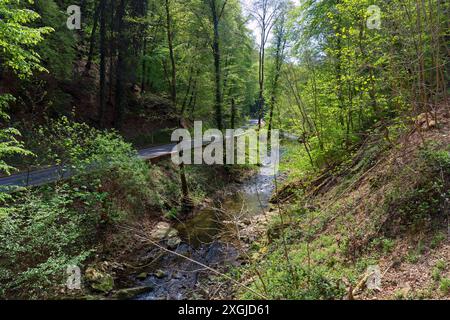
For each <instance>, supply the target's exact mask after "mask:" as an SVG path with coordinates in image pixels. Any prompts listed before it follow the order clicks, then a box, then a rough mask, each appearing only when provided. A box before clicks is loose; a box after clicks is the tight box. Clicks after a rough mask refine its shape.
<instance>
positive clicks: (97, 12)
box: [85, 0, 104, 74]
mask: <svg viewBox="0 0 450 320" xmlns="http://www.w3.org/2000/svg"><path fill="white" fill-rule="evenodd" d="M100 1H101V3H102V2H104V1H103V0H100ZM101 3H100V4H99V5H97V7H96V8H95V13H94V24H93V25H92V31H91V39H90V41H89V53H88V60H87V63H86V70H85V73H86V74H87V73H88V72H89V71H90V70H91V67H92V59H93V56H94V47H95V33H96V32H97V25H98V18H99V16H100V7H101Z"/></svg>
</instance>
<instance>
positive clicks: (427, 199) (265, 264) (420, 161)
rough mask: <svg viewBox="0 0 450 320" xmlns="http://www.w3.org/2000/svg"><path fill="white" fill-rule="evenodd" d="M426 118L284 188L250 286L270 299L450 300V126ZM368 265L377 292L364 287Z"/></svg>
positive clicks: (442, 118) (247, 276)
mask: <svg viewBox="0 0 450 320" xmlns="http://www.w3.org/2000/svg"><path fill="white" fill-rule="evenodd" d="M433 118H434V117H431V116H430V119H433ZM422 119H425V117H424V115H422V116H421V117H419V119H418V120H417V122H416V125H415V127H414V129H413V130H409V131H407V132H405V131H403V132H402V133H401V134H398V138H397V139H393V138H392V137H393V136H395V134H394V129H392V128H391V129H392V131H391V139H389V140H387V139H386V138H385V135H384V134H382V133H380V134H378V135H377V134H376V132H375V133H374V134H372V135H371V136H369V138H368V139H367V140H366V141H365V142H364V143H363V144H362V145H360V146H359V149H358V150H357V151H355V153H354V155H353V156H352V157H351V158H350V159H351V160H349V162H348V163H344V164H341V165H339V166H336V167H334V168H332V169H328V170H327V171H324V172H322V173H315V174H310V175H308V177H304V178H303V179H301V180H299V179H295V180H290V181H289V182H288V183H287V184H285V185H284V186H283V187H281V188H280V189H279V192H278V193H277V194H276V195H275V196H274V198H273V202H274V208H273V209H272V210H273V211H274V212H276V214H273V212H272V214H271V216H272V217H274V219H273V221H272V223H271V224H270V225H269V228H268V230H267V234H266V237H264V238H263V240H261V241H260V242H258V243H256V244H255V247H256V248H257V249H258V254H257V259H256V261H255V263H256V264H259V266H258V265H253V264H252V266H253V267H254V268H253V267H251V268H248V270H247V272H246V273H244V276H243V277H242V279H244V280H245V281H244V283H247V281H249V282H250V283H253V285H254V286H255V287H257V288H259V289H260V290H261V291H263V292H264V291H265V292H266V293H267V294H268V296H269V297H271V298H327V299H391V298H394V299H398V298H408V299H410V298H411V299H421V298H422V299H424V298H444V299H445V298H447V299H448V298H450V290H449V288H450V286H449V284H450V245H449V238H450V230H449V226H450V225H449V223H450V222H449V221H450V220H449V218H450V212H449V210H450V205H449V186H450V133H449V132H450V121H449V118H448V116H447V115H446V110H442V109H441V112H439V113H438V114H437V123H435V121H434V120H432V121H431V120H430V122H429V125H427V124H426V123H425V121H423V120H422ZM288 158H289V156H288ZM287 161H289V160H287ZM288 167H289V166H288ZM288 172H289V170H288ZM291 174H292V172H291ZM280 261H284V262H280ZM370 266H372V268H373V267H375V268H379V270H380V274H381V277H380V278H381V285H380V286H379V289H378V288H375V289H370V290H369V289H367V288H366V284H367V279H370V278H371V277H372V276H373V275H374V274H373V273H372V271H370V270H371V269H368V267H370ZM254 270H258V273H257V274H255V271H254ZM368 270H369V271H368ZM372 270H373V269H372ZM244 295H246V294H244Z"/></svg>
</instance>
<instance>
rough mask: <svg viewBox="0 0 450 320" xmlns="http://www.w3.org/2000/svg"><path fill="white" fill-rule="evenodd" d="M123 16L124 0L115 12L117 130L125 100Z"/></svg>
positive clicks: (115, 117) (115, 113)
mask: <svg viewBox="0 0 450 320" xmlns="http://www.w3.org/2000/svg"><path fill="white" fill-rule="evenodd" d="M124 16H125V0H120V4H119V8H118V11H117V21H118V24H117V37H118V42H117V49H118V50H117V51H118V53H117V70H116V94H115V110H114V111H115V112H114V127H115V128H116V129H118V130H120V129H121V127H122V124H123V123H122V122H123V113H124V108H125V106H124V104H125V102H126V98H125V89H124V85H125V84H124V82H125V72H126V67H125V54H126V52H125V46H126V43H125V42H126V40H125V36H124V30H123V18H124Z"/></svg>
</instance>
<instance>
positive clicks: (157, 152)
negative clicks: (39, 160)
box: [0, 119, 258, 191]
mask: <svg viewBox="0 0 450 320" xmlns="http://www.w3.org/2000/svg"><path fill="white" fill-rule="evenodd" d="M255 124H256V125H257V124H258V120H254V119H252V120H250V121H249V126H253V125H255ZM208 143H209V142H204V143H203V144H204V145H205V144H208ZM175 146H176V143H171V144H166V145H162V146H158V147H151V148H147V149H142V150H139V151H138V155H139V157H140V158H141V159H143V160H147V161H148V160H152V159H157V158H161V157H164V156H167V155H170V154H171V153H172V152H173V150H174V147H175ZM91 167H92V169H87V170H88V171H93V170H95V165H92V166H91ZM75 171H76V170H74V169H71V168H70V167H69V166H63V165H61V166H51V167H48V168H45V169H39V170H34V171H30V172H21V173H18V174H14V175H11V176H8V177H3V178H0V191H12V190H14V189H16V188H20V187H28V186H40V185H44V184H47V183H50V182H54V181H58V180H63V179H67V178H70V177H72V176H73V175H74V174H75V173H76V172H75Z"/></svg>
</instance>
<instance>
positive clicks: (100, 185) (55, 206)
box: [0, 118, 170, 298]
mask: <svg viewBox="0 0 450 320" xmlns="http://www.w3.org/2000/svg"><path fill="white" fill-rule="evenodd" d="M40 130H41V134H45V135H46V136H47V138H48V139H47V141H48V144H47V145H46V148H49V149H48V150H49V151H50V153H49V154H51V155H53V159H56V160H58V159H59V160H60V162H64V163H66V166H69V168H70V170H73V172H74V173H75V176H74V177H72V178H71V179H70V180H66V181H59V182H57V183H54V184H52V185H47V186H42V187H38V188H34V189H29V190H25V191H21V192H18V193H16V194H14V195H13V199H11V200H10V201H9V202H8V203H7V205H6V206H5V207H4V208H3V209H2V210H3V211H2V212H3V214H2V215H1V216H0V242H1V243H2V246H1V248H0V296H5V297H21V298H42V297H49V296H52V295H53V294H54V293H55V292H56V291H55V290H56V289H58V288H59V289H60V288H61V286H62V285H63V284H64V282H65V281H64V279H65V278H66V268H67V266H68V265H80V266H81V265H82V263H83V261H85V260H86V259H87V258H89V256H90V255H91V254H92V252H93V251H94V247H95V244H96V241H98V239H99V237H100V236H101V234H102V233H101V231H102V230H104V228H105V227H106V226H107V225H108V224H110V223H112V222H117V221H121V219H123V218H124V217H126V216H128V215H130V214H141V213H142V212H146V211H147V210H148V209H149V208H152V209H154V208H162V207H163V206H164V205H165V203H166V202H167V199H168V198H169V196H170V195H169V194H167V193H166V191H165V190H164V189H163V188H165V183H164V182H166V180H168V179H167V178H166V177H165V176H164V175H163V174H162V173H161V172H160V171H159V170H158V169H157V168H155V167H151V166H149V165H148V164H146V163H144V162H143V161H141V160H140V159H139V158H138V157H137V154H136V151H135V150H133V148H132V147H131V145H129V144H128V143H125V142H124V141H123V140H122V138H121V137H120V136H119V135H117V134H116V133H113V132H101V131H98V130H95V129H92V128H89V127H88V126H86V125H83V124H77V123H71V122H70V121H68V120H67V119H65V118H63V119H60V120H58V121H55V122H54V127H50V128H45V129H44V128H41V129H40ZM63 159H64V160H63ZM162 180H164V181H163V182H161V181H162Z"/></svg>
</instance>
